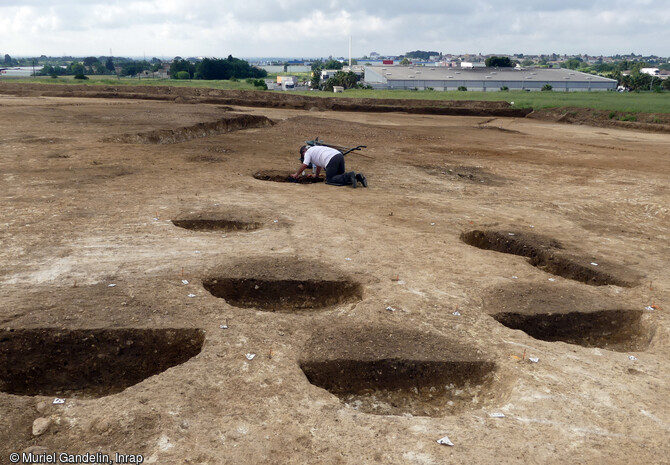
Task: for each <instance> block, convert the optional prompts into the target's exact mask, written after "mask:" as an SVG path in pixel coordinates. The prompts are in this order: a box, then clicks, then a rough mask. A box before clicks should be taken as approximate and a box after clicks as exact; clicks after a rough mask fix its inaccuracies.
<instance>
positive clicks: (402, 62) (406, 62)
mask: <svg viewBox="0 0 670 465" xmlns="http://www.w3.org/2000/svg"><path fill="white" fill-rule="evenodd" d="M398 64H399V65H400V66H409V65H411V64H412V62H411V61H409V60H408V59H407V57H405V58H403V59H402V60H400V63H398Z"/></svg>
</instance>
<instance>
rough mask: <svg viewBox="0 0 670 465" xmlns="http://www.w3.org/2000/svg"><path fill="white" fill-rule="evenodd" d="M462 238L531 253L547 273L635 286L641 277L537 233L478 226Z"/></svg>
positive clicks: (490, 247)
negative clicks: (569, 250) (571, 250)
mask: <svg viewBox="0 0 670 465" xmlns="http://www.w3.org/2000/svg"><path fill="white" fill-rule="evenodd" d="M461 240H462V241H463V242H465V243H466V244H468V245H471V246H473V247H477V248H480V249H485V250H493V251H496V252H502V253H508V254H513V255H519V256H522V257H527V258H528V259H529V263H530V264H531V265H533V266H534V267H537V268H540V269H541V270H543V271H546V272H547V273H551V274H553V275H556V276H561V277H563V278H566V279H572V280H574V281H579V282H582V283H585V284H590V285H593V286H608V285H615V286H621V287H632V286H634V285H635V284H637V282H638V281H639V279H640V277H639V276H634V275H633V273H631V272H630V271H628V270H625V269H623V267H620V266H614V265H611V264H608V263H605V262H603V261H602V260H598V262H597V264H596V265H594V264H593V263H596V262H594V261H593V259H587V258H582V257H578V256H576V255H571V254H568V253H566V252H564V251H563V250H562V249H563V246H562V245H561V244H560V243H559V242H558V241H556V240H553V239H549V238H546V237H543V236H539V235H536V234H529V233H521V232H516V231H515V232H511V231H509V232H508V231H479V230H474V231H469V232H465V233H463V234H461ZM622 275H625V276H627V277H626V278H623V277H621V276H622Z"/></svg>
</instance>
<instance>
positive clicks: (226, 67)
mask: <svg viewBox="0 0 670 465" xmlns="http://www.w3.org/2000/svg"><path fill="white" fill-rule="evenodd" d="M195 70H196V74H197V78H198V79H209V80H215V79H216V80H220V79H232V78H235V79H246V78H264V77H266V76H267V75H268V73H267V71H265V70H263V69H260V68H256V67H254V66H251V65H250V64H249V63H248V62H247V61H245V60H240V59H239V58H235V57H233V56H232V55H228V58H226V59H225V60H222V59H218V58H203V59H202V60H201V61H200V62H199V63H198V64H197V65H196V66H195Z"/></svg>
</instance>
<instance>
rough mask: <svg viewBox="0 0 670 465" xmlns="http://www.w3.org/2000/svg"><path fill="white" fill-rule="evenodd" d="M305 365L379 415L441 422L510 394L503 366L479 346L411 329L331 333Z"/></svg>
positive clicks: (321, 335) (313, 347)
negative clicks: (499, 372) (502, 374)
mask: <svg viewBox="0 0 670 465" xmlns="http://www.w3.org/2000/svg"><path fill="white" fill-rule="evenodd" d="M300 368H301V369H302V370H303V372H304V373H305V376H306V377H307V379H308V380H309V382H310V383H311V384H313V385H315V386H318V387H320V388H323V389H326V390H327V391H329V392H330V393H332V394H334V395H335V396H337V397H338V398H339V399H340V400H341V401H343V402H344V403H345V404H347V405H348V406H349V407H352V408H355V409H357V410H360V411H362V412H365V413H371V414H377V415H405V414H411V415H416V416H429V417H441V416H445V415H449V414H457V413H460V412H462V411H464V410H467V409H478V408H482V407H484V406H486V405H492V404H494V403H496V402H498V401H500V399H501V398H502V394H503V391H505V389H503V388H502V386H501V385H498V386H497V385H496V380H497V379H498V377H497V375H496V370H497V365H496V363H495V362H493V361H491V360H487V359H484V358H483V357H482V356H481V355H479V353H478V351H477V350H476V349H474V348H471V347H467V346H465V345H463V344H462V343H460V342H456V341H451V340H449V339H446V338H444V337H443V336H440V335H436V334H430V333H426V332H419V331H412V330H405V329H391V328H383V327H381V328H379V327H367V328H366V327H363V328H355V329H354V328H325V329H323V330H321V331H319V332H317V333H316V334H314V335H313V337H312V338H311V339H310V341H309V342H308V343H307V347H306V350H305V354H304V355H303V356H302V357H301V360H300Z"/></svg>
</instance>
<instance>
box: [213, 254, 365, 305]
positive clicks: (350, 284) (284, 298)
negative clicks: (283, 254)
mask: <svg viewBox="0 0 670 465" xmlns="http://www.w3.org/2000/svg"><path fill="white" fill-rule="evenodd" d="M223 271H225V273H220V272H217V271H215V272H213V273H210V276H209V277H207V278H205V279H203V286H204V287H205V289H207V291H209V292H210V293H211V294H212V295H213V296H215V297H219V298H222V299H225V300H226V302H228V303H229V304H230V305H232V306H234V307H241V308H257V309H260V310H265V311H270V312H300V311H306V310H317V309H322V308H327V307H332V306H335V305H341V304H347V303H352V302H356V301H359V300H361V298H362V297H363V286H362V285H361V284H360V283H358V282H356V281H354V280H352V279H351V278H349V277H347V276H344V275H341V274H338V273H335V272H333V271H331V270H327V269H324V267H323V265H321V264H318V263H316V262H309V261H302V260H300V261H299V260H295V259H277V260H257V261H252V262H248V263H241V264H238V265H234V266H232V267H226V268H224V269H223Z"/></svg>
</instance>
